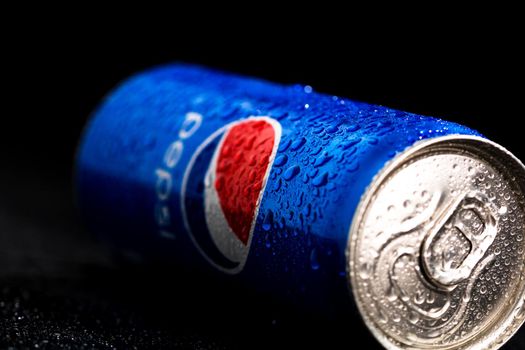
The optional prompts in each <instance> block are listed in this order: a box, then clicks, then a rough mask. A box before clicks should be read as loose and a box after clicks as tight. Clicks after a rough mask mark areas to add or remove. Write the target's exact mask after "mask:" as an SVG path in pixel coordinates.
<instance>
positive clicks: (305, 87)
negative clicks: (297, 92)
mask: <svg viewBox="0 0 525 350" xmlns="http://www.w3.org/2000/svg"><path fill="white" fill-rule="evenodd" d="M303 90H304V92H305V93H307V94H310V93H311V92H312V91H313V90H314V89H312V87H311V86H310V85H305V86H304V88H303Z"/></svg>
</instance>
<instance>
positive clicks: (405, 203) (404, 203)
mask: <svg viewBox="0 0 525 350" xmlns="http://www.w3.org/2000/svg"><path fill="white" fill-rule="evenodd" d="M409 205H410V201H409V200H408V199H407V200H406V201H404V202H403V207H405V208H408V206H409Z"/></svg>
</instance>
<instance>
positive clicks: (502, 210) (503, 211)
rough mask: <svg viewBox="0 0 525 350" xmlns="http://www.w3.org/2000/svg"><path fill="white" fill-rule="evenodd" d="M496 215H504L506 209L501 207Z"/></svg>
mask: <svg viewBox="0 0 525 350" xmlns="http://www.w3.org/2000/svg"><path fill="white" fill-rule="evenodd" d="M498 213H499V214H500V215H503V214H506V213H507V207H506V206H502V207H501V208H499V210H498Z"/></svg>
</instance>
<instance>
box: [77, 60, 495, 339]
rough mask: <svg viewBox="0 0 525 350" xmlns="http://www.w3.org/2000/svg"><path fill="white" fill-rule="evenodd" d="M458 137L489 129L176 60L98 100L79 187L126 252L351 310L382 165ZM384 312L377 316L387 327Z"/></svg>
mask: <svg viewBox="0 0 525 350" xmlns="http://www.w3.org/2000/svg"><path fill="white" fill-rule="evenodd" d="M447 135H463V136H465V137H466V138H467V139H468V138H469V137H472V139H476V140H478V139H479V140H482V139H481V138H480V137H479V134H478V133H477V132H476V131H473V130H471V129H469V128H467V127H464V126H461V125H458V124H455V123H451V122H448V121H444V120H441V119H436V118H432V117H423V116H419V115H415V114H411V113H405V112H400V111H397V110H392V109H389V108H385V107H380V106H375V105H369V104H365V103H359V102H354V101H350V100H347V99H344V98H338V97H335V96H327V95H323V94H318V93H315V92H312V89H311V88H310V87H309V86H281V85H277V84H272V83H268V82H264V81H259V80H255V79H247V78H243V77H238V76H235V75H228V74H223V73H220V72H216V71H213V70H208V69H204V68H202V67H196V66H190V65H172V66H165V67H161V68H157V69H153V70H150V71H147V72H145V73H143V74H139V75H137V76H135V77H132V78H131V79H129V80H127V81H126V82H124V83H123V84H122V85H120V86H119V87H118V88H117V89H116V90H115V91H114V92H113V93H111V94H110V95H109V96H108V97H107V98H106V99H105V101H104V102H103V103H102V104H101V106H100V107H99V108H98V109H97V110H96V112H95V113H94V116H93V118H92V119H91V121H90V123H89V125H88V127H87V128H86V131H85V134H84V137H83V140H82V143H81V145H80V148H79V152H78V156H77V169H76V170H77V178H76V188H77V196H78V201H79V206H80V209H81V211H82V214H83V216H84V217H85V219H86V222H87V223H88V225H89V227H90V229H91V230H92V231H94V232H96V233H98V234H99V235H101V236H102V237H104V238H105V239H107V240H108V241H109V242H110V244H112V245H114V246H115V247H116V248H118V249H119V250H121V251H125V252H127V253H129V254H132V255H134V256H140V257H141V258H145V259H150V260H162V261H172V262H175V263H180V264H185V265H186V266H192V267H194V266H195V267H198V268H199V269H200V270H201V271H202V270H203V269H204V270H205V269H208V270H210V271H217V273H219V274H224V276H225V277H224V278H235V279H239V280H242V281H243V283H244V282H245V283H247V284H249V285H252V286H254V287H255V288H256V289H259V290H263V291H269V292H271V293H274V294H277V295H282V296H292V297H293V298H294V299H295V300H297V301H299V302H303V304H304V305H312V306H315V307H320V308H324V309H338V308H341V305H343V304H347V303H348V301H349V300H351V299H352V298H353V296H352V292H351V291H350V290H349V289H348V286H349V285H350V281H349V279H350V275H351V274H349V273H348V270H349V269H350V267H351V266H353V263H352V262H351V261H350V260H351V259H352V256H351V255H352V254H354V253H353V252H352V249H353V248H352V247H350V243H349V242H350V240H349V235H350V229H351V225H352V222H354V225H356V224H355V222H356V220H361V217H358V216H356V215H361V216H363V215H365V214H366V213H365V212H364V211H363V210H364V209H362V208H361V209H362V211H361V212H360V213H361V214H360V213H358V214H356V210H357V209H358V206H360V207H362V204H361V205H360V201H361V199H362V197H363V195H364V194H365V193H366V191H367V188H370V186H371V185H372V184H374V183H377V181H380V180H378V178H376V179H374V176H376V175H377V174H379V173H380V171H381V169H384V168H385V166H387V165H388V164H392V162H395V159H398V158H399V156H400V155H402V154H403V153H404V152H405V150H407V149H410V148H411V147H413V145H414V144H416V145H417V144H418V143H421V142H424V141H422V140H427V139H433V138H444V139H446V137H447ZM480 142H481V141H480ZM393 159H394V161H392V160H393ZM407 176H408V175H407ZM423 192H424V191H423ZM414 193H415V191H414ZM423 195H424V193H423ZM443 196H444V195H443ZM443 196H441V197H440V198H444V197H443ZM462 198H463V197H462ZM465 198H467V197H465ZM468 198H470V197H468ZM468 198H467V199H465V200H470V199H468ZM476 198H477V197H476ZM483 198H484V197H483ZM442 201H444V200H443V199H442ZM472 201H474V199H472ZM425 203H427V202H425ZM428 203H430V204H428V206H429V207H431V206H432V205H433V204H432V203H433V202H432V200H429V201H428ZM436 203H437V204H436V206H438V205H439V203H438V200H436ZM458 203H459V202H458ZM461 203H463V202H461ZM468 203H470V202H468ZM476 203H477V202H476ZM407 205H408V204H407ZM425 205H427V204H425ZM461 205H463V204H461ZM434 209H435V208H434ZM429 210H432V208H431V209H429ZM436 210H437V209H436ZM480 210H481V209H480ZM378 220H379V218H378ZM356 230H358V228H356ZM352 232H354V229H352ZM356 232H357V231H356ZM378 235H379V233H378ZM436 235H437V236H436ZM439 235H440V233H437V234H434V236H432V237H438V238H439V237H441V236H439ZM432 239H434V238H432ZM435 240H437V238H436V239H435ZM460 241H461V240H460ZM355 244H356V245H355V247H360V246H359V244H361V243H359V242H357V243H355ZM429 244H433V243H432V242H431V243H429ZM437 246H438V243H436V244H435V247H437ZM349 247H350V248H352V249H350V248H349ZM358 249H361V248H358ZM385 249H386V248H385ZM436 249H437V248H436ZM429 251H430V253H429V254H433V253H432V252H434V250H429ZM483 252H485V251H483ZM407 254H408V253H407ZM407 256H408V255H407ZM443 256H445V255H443ZM423 257H424V258H425V257H426V255H425V256H423ZM371 259H373V257H372V258H371ZM407 259H408V258H407ZM432 259H434V257H433V256H431V255H429V257H428V259H427V260H425V261H427V262H429V264H430V265H432V264H433V263H436V262H435V261H434V260H435V259H434V260H432ZM436 259H437V258H436ZM407 261H408V260H407ZM355 264H360V263H359V262H356V263H355ZM473 264H474V265H475V264H477V262H474V263H473ZM476 266H477V265H476ZM392 271H394V270H392ZM438 272H439V271H438ZM438 272H436V271H434V270H430V272H428V271H427V272H426V273H427V274H429V275H430V276H431V278H430V279H435V281H434V282H436V286H437V287H436V288H437V289H436V290H438V289H439V288H441V287H442V284H443V283H445V284H446V283H448V282H449V279H446V278H445V277H443V276H442V275H443V273H442V274H441V275H439V274H438ZM393 273H395V271H394V272H393ZM465 273H467V274H468V273H470V272H465ZM432 276H433V277H432ZM355 278H356V283H361V282H359V281H358V280H357V279H358V278H359V277H355ZM440 281H441V282H442V283H441V284H440ZM459 281H460V277H458V278H457V281H456V280H454V281H453V282H454V283H456V282H457V283H458V284H459V283H460V282H459ZM450 283H452V282H450ZM361 284H362V283H361ZM361 284H360V285H361ZM440 286H441V287H440ZM355 293H358V292H356V291H355V290H354V294H355ZM451 293H452V292H451ZM356 297H357V298H359V296H358V295H356ZM363 302H366V300H363ZM392 303H393V301H392ZM358 304H359V301H358ZM393 307H395V306H393ZM360 310H361V312H365V313H366V312H367V311H366V310H363V308H361V307H360ZM422 314H424V312H423V313H422ZM374 315H375V314H374V313H373V312H371V313H370V314H369V315H368V323H367V324H368V325H369V326H370V327H371V328H372V329H374V327H375V328H381V327H380V326H378V327H376V326H374V324H375V323H374V322H375V321H370V319H374V318H377V316H374ZM424 315H426V314H424ZM407 317H408V316H407ZM365 319H367V317H365ZM371 324H372V325H371ZM383 331H384V332H385V333H386V334H387V336H388V339H390V337H393V338H395V335H392V334H394V333H395V330H390V329H382V331H381V332H383ZM381 332H379V333H381ZM414 332H415V333H416V334H418V333H417V331H415V330H414ZM391 333H392V334H391ZM374 334H376V333H374ZM376 336H377V334H376ZM378 338H379V339H380V340H381V336H378ZM383 338H385V339H386V338H387V337H383ZM381 341H382V342H383V344H387V345H388V344H397V343H396V342H394V341H392V340H384V339H383V340H381ZM409 341H412V340H406V341H404V343H407V342H409ZM413 341H414V342H416V343H415V344H416V345H417V344H419V343H417V341H419V340H413ZM421 341H423V340H421ZM399 342H400V343H403V340H399ZM396 346H398V345H396Z"/></svg>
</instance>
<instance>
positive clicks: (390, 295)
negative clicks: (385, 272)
mask: <svg viewBox="0 0 525 350" xmlns="http://www.w3.org/2000/svg"><path fill="white" fill-rule="evenodd" d="M386 299H387V300H388V301H390V302H394V301H396V300H397V294H396V291H395V290H394V286H393V285H392V284H390V285H389V287H388V289H387V291H386Z"/></svg>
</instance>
